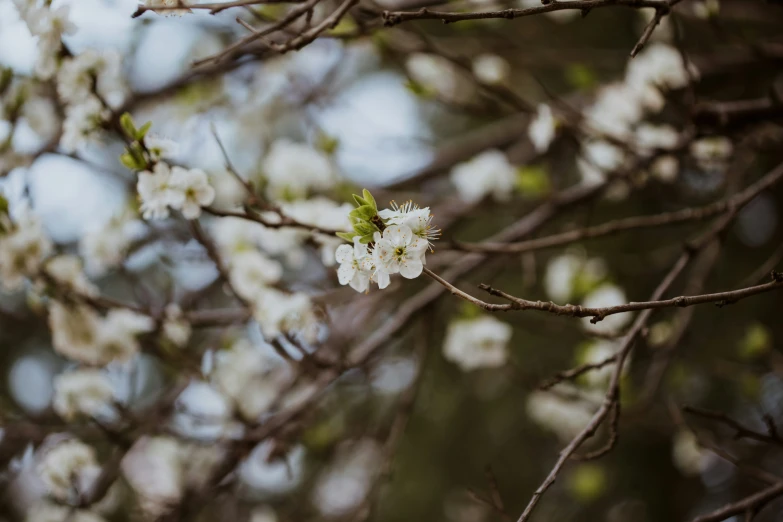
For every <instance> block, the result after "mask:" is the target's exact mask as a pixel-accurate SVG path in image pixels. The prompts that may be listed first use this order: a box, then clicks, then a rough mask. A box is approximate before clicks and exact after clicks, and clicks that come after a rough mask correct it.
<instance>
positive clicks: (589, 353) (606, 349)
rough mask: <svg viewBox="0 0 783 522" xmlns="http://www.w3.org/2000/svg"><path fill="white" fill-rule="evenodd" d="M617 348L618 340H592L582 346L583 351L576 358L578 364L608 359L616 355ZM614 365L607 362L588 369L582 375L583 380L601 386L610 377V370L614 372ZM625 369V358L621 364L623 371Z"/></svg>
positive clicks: (618, 345) (591, 384) (594, 362)
mask: <svg viewBox="0 0 783 522" xmlns="http://www.w3.org/2000/svg"><path fill="white" fill-rule="evenodd" d="M619 348H620V343H619V342H618V341H610V340H605V339H600V340H596V341H592V342H591V343H590V344H589V345H587V346H586V347H585V348H584V351H583V352H582V354H581V356H580V357H579V359H578V363H579V364H598V363H601V362H603V361H605V360H606V359H608V358H609V357H612V356H613V355H616V354H617V352H618V350H619ZM615 366H616V364H615V363H609V364H607V365H605V366H604V367H602V368H597V369H594V370H590V371H589V372H587V373H585V374H584V376H583V378H584V381H585V382H586V383H587V384H588V385H590V386H603V385H605V384H606V383H608V382H609V378H610V377H611V375H612V372H614V369H615ZM627 371H628V361H627V360H626V362H625V364H624V365H623V373H625V372H627Z"/></svg>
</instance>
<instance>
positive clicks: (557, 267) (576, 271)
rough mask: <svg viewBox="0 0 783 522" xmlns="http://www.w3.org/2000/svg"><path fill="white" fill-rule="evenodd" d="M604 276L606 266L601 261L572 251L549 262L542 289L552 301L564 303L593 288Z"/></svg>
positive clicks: (577, 251) (580, 252)
mask: <svg viewBox="0 0 783 522" xmlns="http://www.w3.org/2000/svg"><path fill="white" fill-rule="evenodd" d="M605 276H606V264H605V263H604V261H603V259H601V258H590V259H588V258H587V256H586V255H585V253H584V252H583V251H581V250H572V251H569V252H567V253H566V254H563V255H560V256H557V257H554V258H552V259H550V260H549V263H547V267H546V274H545V275H544V288H545V290H546V293H547V295H548V296H549V297H550V298H552V299H553V300H554V301H556V302H558V303H566V302H568V301H569V300H570V299H572V298H574V297H575V296H576V295H578V294H582V293H583V292H586V291H588V290H590V289H592V288H593V287H595V285H596V284H598V283H599V282H600V281H601V279H603V278H604V277H605Z"/></svg>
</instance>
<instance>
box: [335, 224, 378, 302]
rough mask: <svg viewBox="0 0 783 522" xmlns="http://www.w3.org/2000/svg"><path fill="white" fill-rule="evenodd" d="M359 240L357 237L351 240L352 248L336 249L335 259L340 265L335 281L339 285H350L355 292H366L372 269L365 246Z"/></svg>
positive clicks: (340, 247) (343, 246)
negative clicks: (336, 280)
mask: <svg viewBox="0 0 783 522" xmlns="http://www.w3.org/2000/svg"><path fill="white" fill-rule="evenodd" d="M359 239H360V238H359V237H358V236H356V237H354V238H353V246H351V245H344V244H343V245H340V246H339V247H337V252H336V253H335V258H336V259H337V262H338V263H340V268H338V269H337V279H338V280H339V281H340V284H341V285H350V286H351V288H353V289H354V290H356V291H357V292H366V291H367V290H368V289H369V288H370V278H371V277H372V275H373V268H374V267H373V264H372V256H371V255H370V254H369V253H368V251H367V245H365V244H362V243H360V242H359Z"/></svg>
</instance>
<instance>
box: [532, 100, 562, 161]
mask: <svg viewBox="0 0 783 522" xmlns="http://www.w3.org/2000/svg"><path fill="white" fill-rule="evenodd" d="M556 130H557V120H555V117H554V116H553V115H552V108H551V107H550V106H549V105H546V104H544V103H542V104H540V105H539V106H538V111H537V112H536V117H535V118H533V121H531V122H530V127H528V130H527V135H528V137H529V138H530V141H531V143H533V146H534V147H535V149H536V151H538V152H539V153H542V152H546V151H547V150H549V145H550V144H551V143H552V140H553V139H555V131H556Z"/></svg>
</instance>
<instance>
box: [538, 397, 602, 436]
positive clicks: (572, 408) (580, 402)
mask: <svg viewBox="0 0 783 522" xmlns="http://www.w3.org/2000/svg"><path fill="white" fill-rule="evenodd" d="M596 399H597V400H596ZM599 404H600V397H595V398H594V397H592V396H590V395H589V394H588V395H586V394H584V393H583V392H580V391H579V390H578V389H576V388H574V387H572V386H570V385H566V384H564V383H561V384H558V385H557V386H555V387H553V388H552V389H551V390H549V391H535V392H533V393H531V394H530V395H528V397H527V404H526V409H527V414H528V416H529V417H530V418H531V419H532V420H533V422H535V423H536V424H538V425H540V426H541V427H543V428H546V429H548V430H550V431H553V432H554V433H555V434H557V436H558V437H559V438H560V439H561V440H563V441H570V440H571V439H573V438H574V437H575V436H576V435H577V434H578V433H579V432H580V431H582V430H583V429H584V427H585V426H587V424H588V423H589V422H590V420H591V419H592V417H593V413H594V412H595V411H596V410H597V409H598V406H599Z"/></svg>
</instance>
